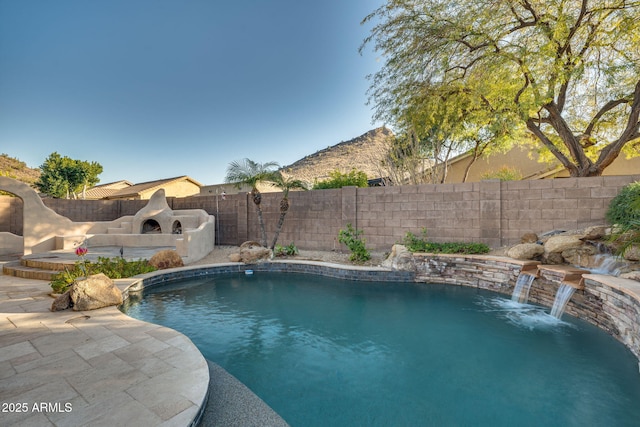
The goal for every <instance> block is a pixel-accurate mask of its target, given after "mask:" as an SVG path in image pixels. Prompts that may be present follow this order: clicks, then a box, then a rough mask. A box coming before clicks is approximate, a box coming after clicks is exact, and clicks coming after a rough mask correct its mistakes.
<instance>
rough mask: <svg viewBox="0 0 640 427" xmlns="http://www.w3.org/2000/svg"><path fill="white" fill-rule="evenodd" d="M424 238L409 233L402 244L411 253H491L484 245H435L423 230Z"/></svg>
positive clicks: (458, 243)
mask: <svg viewBox="0 0 640 427" xmlns="http://www.w3.org/2000/svg"><path fill="white" fill-rule="evenodd" d="M421 234H422V236H416V235H415V234H413V233H411V232H410V231H408V232H407V233H406V234H405V236H404V239H403V241H402V244H403V245H404V246H406V247H407V249H408V250H409V251H410V252H428V253H434V254H466V255H473V254H486V253H487V252H489V250H490V248H489V246H487V245H485V244H484V243H461V242H445V243H435V242H429V241H428V240H427V230H426V228H423V229H422V232H421Z"/></svg>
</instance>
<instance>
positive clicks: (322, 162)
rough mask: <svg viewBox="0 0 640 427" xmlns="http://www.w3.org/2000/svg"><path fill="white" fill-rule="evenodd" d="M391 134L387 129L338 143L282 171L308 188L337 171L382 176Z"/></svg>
mask: <svg viewBox="0 0 640 427" xmlns="http://www.w3.org/2000/svg"><path fill="white" fill-rule="evenodd" d="M391 138H393V132H391V130H389V129H387V128H386V127H384V126H383V127H379V128H377V129H373V130H370V131H369V132H366V133H364V134H362V135H360V136H358V137H356V138H353V139H351V140H349V141H344V142H340V143H339V144H336V145H332V146H330V147H327V148H325V149H323V150H319V151H316V152H315V153H313V154H310V155H308V156H305V157H303V158H302V159H300V160H298V161H296V162H294V163H292V164H290V165H288V166H284V167H283V168H282V169H281V171H282V172H283V173H284V174H286V175H288V176H291V177H293V178H295V179H299V180H301V181H305V182H307V183H309V184H311V185H313V183H315V182H316V181H323V180H325V179H328V178H329V173H330V172H333V171H335V170H336V169H337V170H339V171H340V172H342V173H346V172H349V171H351V169H354V168H355V169H357V170H360V171H363V172H365V173H366V174H367V177H368V178H369V179H375V178H380V177H381V176H382V175H384V172H383V170H382V168H381V167H380V162H381V160H382V158H383V157H384V156H385V155H386V153H387V152H388V150H389V145H390V141H391Z"/></svg>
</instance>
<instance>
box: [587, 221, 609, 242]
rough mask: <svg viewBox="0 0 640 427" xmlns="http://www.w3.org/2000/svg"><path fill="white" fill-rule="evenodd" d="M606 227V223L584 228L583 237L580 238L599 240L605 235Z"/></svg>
mask: <svg viewBox="0 0 640 427" xmlns="http://www.w3.org/2000/svg"><path fill="white" fill-rule="evenodd" d="M607 231H608V227H607V226H606V225H594V226H592V227H587V228H585V229H584V237H583V238H582V240H600V239H602V238H603V237H605V236H606V235H607Z"/></svg>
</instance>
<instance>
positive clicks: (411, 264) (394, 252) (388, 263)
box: [382, 245, 417, 271]
mask: <svg viewBox="0 0 640 427" xmlns="http://www.w3.org/2000/svg"><path fill="white" fill-rule="evenodd" d="M382 267H385V268H390V269H392V270H400V271H416V269H417V267H416V262H415V260H414V258H413V254H412V253H411V252H410V251H409V250H408V249H407V248H406V247H405V246H403V245H393V246H392V247H391V253H390V254H389V256H388V257H387V259H386V260H384V261H383V262H382Z"/></svg>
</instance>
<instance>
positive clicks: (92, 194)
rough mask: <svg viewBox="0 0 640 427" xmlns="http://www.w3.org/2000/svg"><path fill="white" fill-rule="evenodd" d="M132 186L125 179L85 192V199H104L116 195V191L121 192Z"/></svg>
mask: <svg viewBox="0 0 640 427" xmlns="http://www.w3.org/2000/svg"><path fill="white" fill-rule="evenodd" d="M132 185H133V183H132V182H129V181H127V180H125V179H122V180H120V181H115V182H109V183H106V184H100V185H96V186H95V187H91V188H89V189H88V190H87V191H85V195H84V197H85V199H104V198H106V197H108V196H110V195H111V194H113V193H115V192H116V191H119V190H121V189H123V188H126V187H131V186H132Z"/></svg>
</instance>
